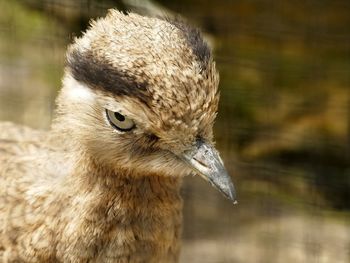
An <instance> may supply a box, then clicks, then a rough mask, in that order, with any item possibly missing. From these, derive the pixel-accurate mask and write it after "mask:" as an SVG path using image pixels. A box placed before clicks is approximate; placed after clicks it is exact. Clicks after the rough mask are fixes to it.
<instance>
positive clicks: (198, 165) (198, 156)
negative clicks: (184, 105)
mask: <svg viewBox="0 0 350 263" xmlns="http://www.w3.org/2000/svg"><path fill="white" fill-rule="evenodd" d="M183 159H184V160H185V161H186V162H187V163H188V164H189V165H190V167H191V168H192V169H193V170H194V171H195V172H197V173H198V174H199V175H200V176H201V177H202V178H204V179H205V180H206V181H208V182H209V183H210V184H211V185H213V186H214V187H215V188H217V189H218V190H219V191H220V192H221V193H222V194H223V195H224V196H225V197H226V198H228V199H230V200H231V201H232V202H233V203H234V204H236V203H237V200H236V191H235V188H234V186H233V183H232V180H231V177H230V176H229V175H228V173H227V171H226V169H225V167H224V163H223V162H222V160H221V158H220V155H219V153H218V151H217V150H216V149H215V148H214V146H212V145H211V144H207V143H205V142H203V141H202V140H198V141H197V144H196V146H195V149H193V150H192V151H189V152H185V153H184V154H183Z"/></svg>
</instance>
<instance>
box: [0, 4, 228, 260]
mask: <svg viewBox="0 0 350 263" xmlns="http://www.w3.org/2000/svg"><path fill="white" fill-rule="evenodd" d="M217 85H218V78H217V73H216V71H215V66H214V63H213V62H212V60H211V57H210V53H208V50H207V46H206V45H205V44H204V42H203V40H202V39H201V38H200V36H199V35H198V32H197V31H193V30H192V29H186V28H185V27H184V26H183V24H181V23H179V22H173V23H170V22H168V21H165V20H161V19H156V18H145V17H141V16H138V15H134V14H130V15H123V14H121V13H119V12H117V11H111V12H110V13H109V15H108V16H107V17H106V18H104V19H100V20H98V21H97V22H94V23H93V24H92V27H91V29H89V30H88V31H87V32H86V33H85V34H84V36H83V37H82V38H79V39H76V41H75V43H74V44H73V45H72V46H71V47H70V48H69V50H68V54H67V67H66V71H65V76H64V79H63V88H62V90H61V92H60V95H59V97H58V100H57V104H58V108H57V111H56V118H55V119H54V123H53V125H52V129H51V130H50V131H45V132H44V131H36V130H32V129H30V128H26V127H22V126H18V125H14V124H11V123H1V124H0V262H39V263H40V262H117V263H122V262H132V263H137V262H177V260H178V255H179V248H180V234H181V210H182V201H181V198H180V195H179V189H180V186H181V180H182V177H183V176H184V175H186V174H188V173H190V172H191V171H192V168H191V167H194V168H195V169H196V171H197V172H198V173H200V174H202V176H204V177H206V178H207V180H208V181H210V182H211V183H212V184H213V185H215V186H216V187H218V188H219V189H220V190H221V191H222V192H223V193H224V194H225V195H227V196H228V197H229V198H231V199H234V197H233V186H232V183H230V181H229V179H228V178H229V177H227V175H226V173H225V170H224V168H223V166H222V162H221V160H220V157H219V156H218V154H217V152H216V151H215V149H214V148H213V146H212V145H211V140H212V123H213V120H214V118H215V114H216V109H217V103H218V95H217ZM219 174H223V175H222V176H221V175H220V176H221V177H220V179H217V178H219Z"/></svg>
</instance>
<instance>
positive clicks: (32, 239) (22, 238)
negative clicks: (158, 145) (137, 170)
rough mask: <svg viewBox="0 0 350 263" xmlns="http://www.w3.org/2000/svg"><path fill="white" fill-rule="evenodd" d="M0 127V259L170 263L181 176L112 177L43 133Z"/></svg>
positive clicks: (178, 227) (178, 222)
mask: <svg viewBox="0 0 350 263" xmlns="http://www.w3.org/2000/svg"><path fill="white" fill-rule="evenodd" d="M0 129H1V130H2V131H7V133H6V134H5V133H4V132H2V133H1V137H0V149H1V156H0V165H1V166H0V167H1V169H0V171H1V177H0V192H1V197H0V212H1V214H0V216H1V218H0V222H1V224H0V262H176V261H177V257H178V252H179V245H180V243H179V238H180V231H181V207H182V202H181V198H180V196H179V187H180V180H181V179H179V178H169V177H164V176H157V175H154V176H142V175H140V176H137V177H133V176H130V177H125V176H122V177H119V178H118V180H116V179H115V177H117V176H118V175H116V174H109V171H108V170H104V169H103V167H96V165H95V164H94V163H93V162H91V163H90V162H89V161H88V160H86V159H85V158H81V160H82V163H81V164H80V163H79V161H77V162H74V161H73V162H72V160H71V158H69V153H67V152H66V151H65V150H63V149H60V147H59V146H55V148H52V146H53V145H52V144H49V145H50V146H48V145H47V143H45V137H47V133H45V132H39V131H36V130H31V129H29V128H26V127H21V126H15V125H13V124H10V123H2V124H0ZM67 154H68V156H67ZM33 171H35V172H33ZM74 175H78V177H75V176H74ZM145 208H147V209H145ZM79 211H80V212H79ZM77 214H79V216H78V217H77V216H76V215H77Z"/></svg>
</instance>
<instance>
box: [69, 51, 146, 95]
mask: <svg viewBox="0 0 350 263" xmlns="http://www.w3.org/2000/svg"><path fill="white" fill-rule="evenodd" d="M67 66H68V68H69V69H70V71H71V73H72V75H73V77H74V78H75V79H76V80H77V81H79V82H83V83H85V84H87V85H88V86H89V87H91V88H96V89H103V90H105V91H108V92H111V93H113V94H115V95H118V96H122V95H126V96H134V97H138V98H139V99H141V100H142V101H143V100H144V98H145V96H144V95H145V91H146V90H147V83H140V82H137V81H136V80H135V79H134V77H132V76H129V75H128V74H127V73H125V72H121V71H118V69H116V68H115V67H113V66H112V65H111V64H110V63H108V62H107V61H102V60H100V59H97V58H96V57H94V55H93V54H92V52H91V51H85V52H84V53H82V52H79V51H77V50H73V51H71V52H70V53H69V54H68V56H67Z"/></svg>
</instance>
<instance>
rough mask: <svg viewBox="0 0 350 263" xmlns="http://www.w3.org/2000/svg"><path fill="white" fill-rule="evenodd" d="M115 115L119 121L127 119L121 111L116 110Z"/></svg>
mask: <svg viewBox="0 0 350 263" xmlns="http://www.w3.org/2000/svg"><path fill="white" fill-rule="evenodd" d="M114 116H115V118H116V119H117V120H118V121H125V117H124V116H123V115H121V114H120V113H119V112H115V113H114Z"/></svg>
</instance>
